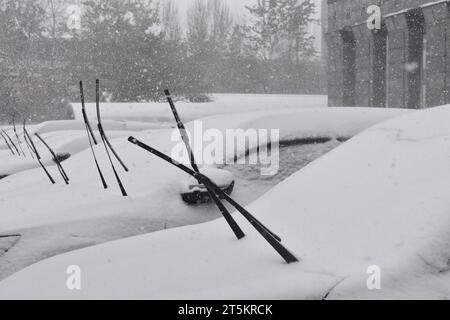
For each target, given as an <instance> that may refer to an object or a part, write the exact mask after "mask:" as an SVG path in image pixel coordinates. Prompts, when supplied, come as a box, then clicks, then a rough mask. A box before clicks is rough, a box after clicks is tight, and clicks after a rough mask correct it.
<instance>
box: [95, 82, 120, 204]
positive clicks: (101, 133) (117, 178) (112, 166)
mask: <svg viewBox="0 0 450 320" xmlns="http://www.w3.org/2000/svg"><path fill="white" fill-rule="evenodd" d="M95 88H96V89H95V91H96V99H95V100H96V108H97V121H98V123H97V126H98V131H99V132H100V137H101V138H102V142H103V146H104V147H105V151H106V155H107V156H108V159H109V162H110V164H111V168H112V170H113V172H114V175H115V177H116V181H117V184H118V185H119V189H120V191H121V192H122V196H124V197H127V196H128V193H127V191H126V190H125V187H124V185H123V183H122V180H121V179H120V177H119V174H118V173H117V170H116V166H115V165H114V162H113V160H112V157H111V154H110V152H109V149H108V146H109V145H110V144H108V143H107V141H108V138H107V137H106V134H105V132H104V131H103V127H102V122H101V119H100V81H99V80H98V79H97V81H96V85H95ZM111 148H112V147H111ZM111 151H112V152H113V153H114V149H111ZM114 154H115V155H116V158H117V159H119V161H121V160H120V158H119V157H118V155H117V154H116V153H114ZM122 165H123V166H124V168H126V166H125V165H124V164H123V163H122ZM126 170H128V168H126Z"/></svg>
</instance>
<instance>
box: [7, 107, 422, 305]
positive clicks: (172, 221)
mask: <svg viewBox="0 0 450 320" xmlns="http://www.w3.org/2000/svg"><path fill="white" fill-rule="evenodd" d="M269 109H271V110H264V111H261V110H259V111H254V110H253V111H252V112H246V113H239V114H236V113H229V114H223V115H218V116H212V117H207V118H205V119H203V120H202V123H203V126H204V128H218V129H221V130H224V129H227V128H228V129H229V128H243V129H246V128H256V129H258V128H265V129H270V128H280V129H281V139H282V140H290V139H301V138H310V137H328V138H332V139H333V138H343V139H348V138H350V137H352V136H354V135H355V134H358V133H359V132H361V131H363V130H364V129H366V128H368V127H370V126H372V125H374V124H376V123H379V122H381V121H383V120H386V119H389V118H392V117H397V116H401V115H403V114H405V113H408V111H404V110H386V109H368V108H366V109H364V108H360V109H358V108H334V109H328V108H323V109H322V108H312V109H311V108H306V109H296V110H295V109H291V110H278V109H277V110H273V109H272V108H269ZM289 109H290V108H289ZM414 119H415V120H414V121H418V120H417V119H419V120H420V117H416V118H414ZM400 124H401V123H400ZM191 125H192V124H190V126H189V127H190V128H191ZM391 131H393V129H389V127H388V129H383V127H381V129H380V128H378V129H371V130H370V131H369V132H368V133H365V134H363V135H362V136H359V137H357V138H355V139H354V140H352V141H350V142H348V143H346V144H345V145H344V146H342V147H340V148H338V149H337V150H336V151H333V152H331V153H330V154H329V155H328V156H326V157H324V158H322V159H320V160H318V161H316V162H314V163H313V164H312V165H310V166H308V167H306V168H305V169H304V170H302V171H300V172H299V173H298V174H296V175H295V176H294V177H291V178H288V179H287V180H286V181H285V182H284V183H282V184H281V185H280V186H278V187H277V188H276V189H274V190H271V191H269V192H268V193H267V194H266V195H265V196H264V197H263V198H261V199H260V200H258V201H256V202H255V203H253V204H252V205H251V206H250V207H249V208H250V210H251V211H252V212H253V213H254V214H255V215H257V216H258V217H259V218H261V219H262V220H263V221H264V222H265V223H267V225H269V226H270V227H271V228H273V229H274V231H276V232H277V233H279V234H280V235H281V236H282V237H283V239H284V243H285V244H286V245H287V246H288V247H289V248H290V249H291V250H292V251H293V252H295V253H296V254H297V255H298V256H299V258H301V259H302V262H301V263H299V264H295V265H292V266H285V265H284V264H283V263H282V261H281V260H280V258H279V257H278V256H277V255H276V254H275V253H274V252H273V251H272V250H271V249H270V248H268V246H267V245H266V243H265V242H264V240H263V239H262V238H260V237H259V236H257V235H256V234H255V233H254V231H253V230H252V229H251V228H250V227H245V228H244V229H245V231H246V232H247V234H248V237H247V238H246V239H245V240H243V241H237V240H234V239H233V237H232V234H231V232H230V231H229V230H228V229H227V228H228V227H227V226H226V224H225V223H224V221H223V220H222V219H220V220H217V221H214V222H211V223H208V224H203V225H199V226H189V227H185V228H182V229H171V230H165V231H163V232H158V233H153V234H149V235H146V236H141V237H136V238H131V239H127V240H121V241H118V242H113V243H110V244H106V245H103V246H98V247H93V248H89V249H85V250H82V251H76V252H74V253H69V254H67V255H63V256H59V257H56V258H52V259H50V260H47V261H44V262H42V263H39V264H36V265H34V266H31V267H29V268H27V269H25V270H24V271H22V272H19V273H17V274H15V275H13V276H11V277H10V278H7V279H6V280H4V281H3V282H1V283H0V298H24V297H32V298H48V297H56V298H82V297H83V298H93V297H96V298H117V297H124V298H201V297H204V298H220V297H222V298H246V297H247V298H283V297H284V298H321V297H323V296H324V295H325V294H327V293H328V291H329V290H330V288H332V287H333V286H334V285H336V284H337V283H339V282H340V281H341V280H342V279H344V278H345V277H347V276H349V275H352V274H353V273H352V272H359V271H361V270H360V267H361V265H362V263H361V261H360V259H361V257H359V255H358V254H351V253H349V252H353V250H355V246H357V245H356V242H354V243H353V244H352V245H349V247H348V248H347V247H345V246H343V247H340V248H339V249H337V245H338V244H343V245H347V244H348V243H347V242H350V240H349V235H350V234H351V232H352V230H351V228H349V226H350V225H352V224H354V223H355V222H356V223H359V224H360V227H361V228H362V230H363V229H364V228H367V226H368V225H369V226H370V221H368V219H366V218H365V217H366V216H367V217H372V215H371V214H369V213H373V212H374V211H375V209H376V208H378V207H380V206H381V204H379V203H378V202H376V205H375V204H373V203H371V202H370V201H369V200H371V198H370V197H369V196H368V195H366V197H360V194H363V191H364V190H366V191H367V189H368V188H369V189H370V191H372V189H371V188H370V187H372V188H373V189H374V190H376V191H378V192H382V189H383V188H382V185H383V183H385V182H386V181H384V180H383V179H384V178H385V177H384V176H383V175H382V174H383V173H384V172H383V171H382V170H381V169H380V171H379V172H377V174H376V175H374V176H372V175H370V178H371V179H372V180H373V181H374V182H373V186H372V185H370V184H369V182H370V180H368V179H367V178H365V177H364V174H365V175H367V174H368V173H373V172H372V171H371V170H367V171H368V172H365V173H364V170H363V168H366V169H367V168H371V166H370V165H373V166H374V167H375V168H377V165H378V162H377V160H379V159H380V158H383V157H384V156H386V157H389V156H390V154H389V151H391V149H389V143H390V142H391V143H392V141H389V139H387V137H384V139H385V140H386V141H384V140H383V137H380V138H379V139H380V141H378V144H375V145H374V146H373V147H374V149H377V148H378V149H377V150H378V151H379V154H378V157H375V158H373V159H372V160H371V162H369V163H368V162H367V161H368V156H369V153H368V152H367V150H366V149H369V150H371V149H370V147H371V143H368V144H367V143H366V140H367V139H369V140H370V139H371V138H370V137H372V136H377V135H376V134H375V133H379V132H381V133H383V132H386V133H389V132H391ZM171 134H172V130H167V129H166V130H149V131H143V132H141V133H138V134H137V135H136V137H137V138H139V139H141V140H143V141H144V142H146V143H149V144H151V145H152V146H155V147H157V148H158V149H160V150H162V151H164V152H168V153H170V151H171V149H172V147H173V146H174V142H170V136H171ZM378 135H379V134H378ZM374 139H375V138H374ZM376 141H377V139H375V142H376ZM382 142H386V143H387V144H388V146H387V149H386V150H385V151H386V152H383V150H379V149H380V148H382V145H383V143H382ZM113 144H114V146H115V147H116V148H117V150H118V151H119V153H120V155H121V156H122V157H123V158H124V161H125V162H126V163H127V164H128V165H129V167H130V169H131V172H130V173H129V174H125V173H121V176H122V178H123V180H124V184H125V186H126V188H127V190H128V192H129V194H130V197H129V198H122V197H121V196H120V192H119V190H118V189H117V187H116V186H115V184H114V177H113V175H112V173H111V172H110V170H109V167H107V159H106V155H105V154H104V153H103V152H102V149H101V148H100V146H99V147H98V148H97V149H96V151H97V153H98V156H99V160H100V163H101V164H102V167H104V168H105V171H106V177H107V180H108V182H109V183H110V186H111V188H110V189H109V190H106V191H104V190H102V188H101V186H100V181H99V179H98V174H97V172H96V170H95V167H94V166H93V163H92V155H91V154H90V152H89V151H88V150H85V151H81V152H79V153H78V154H76V155H74V156H73V157H72V158H70V159H69V160H68V161H66V162H65V163H64V165H65V168H66V171H68V174H69V175H70V176H71V178H72V180H71V185H70V186H65V185H63V184H62V183H60V184H58V185H56V186H52V185H50V184H49V183H48V181H47V180H46V177H45V175H43V172H42V171H41V170H40V169H34V170H30V171H26V172H22V173H19V174H15V175H13V176H10V177H8V178H5V179H3V180H2V181H0V203H1V206H2V214H1V216H0V230H1V231H3V232H11V231H14V230H32V231H31V233H32V232H33V230H37V229H38V228H43V229H47V230H49V229H52V228H57V227H58V226H63V227H62V229H64V230H65V233H64V234H65V235H66V236H68V237H72V239H73V238H77V237H78V236H79V235H78V234H77V232H76V231H75V230H77V228H76V227H75V228H72V227H73V226H77V227H78V229H79V230H81V229H83V230H86V229H87V230H90V231H91V233H92V234H94V233H95V231H94V230H99V232H100V233H101V232H102V228H103V229H104V228H105V223H107V221H110V220H111V219H113V220H114V219H116V220H115V221H116V222H117V221H121V223H122V224H123V225H126V223H127V221H128V220H130V221H133V220H134V221H142V220H145V219H146V218H147V219H150V220H151V221H153V222H154V223H155V225H153V226H152V227H151V228H145V227H144V229H143V230H141V233H144V232H146V231H154V230H160V229H166V228H171V227H173V226H176V225H183V224H192V223H195V221H197V222H199V220H200V219H199V220H195V219H192V217H194V216H208V215H210V214H211V213H213V217H217V212H216V209H215V208H214V207H213V206H205V207H201V208H197V207H188V206H186V205H185V204H184V203H182V201H181V200H180V197H179V194H178V193H177V192H174V190H178V189H179V181H181V179H183V178H184V174H182V173H179V172H178V171H176V170H175V169H174V168H172V167H170V166H169V165H168V164H165V163H163V162H161V161H160V160H159V159H156V158H154V157H152V156H151V155H149V154H147V153H146V152H144V151H142V150H139V149H138V148H136V147H135V146H133V145H131V144H129V143H128V142H126V139H124V138H123V137H118V138H117V139H114V140H113ZM240 148H241V150H240V152H241V153H243V152H244V151H245V146H241V147H240ZM243 148H244V149H243ZM361 149H362V150H361ZM227 151H228V150H227ZM231 155H232V154H231V153H229V152H228V153H226V156H231ZM370 155H373V152H372V153H370ZM381 156H383V157H381ZM352 165H353V166H355V170H352V169H351V166H352ZM382 169H384V168H382ZM358 170H359V171H358ZM375 171H376V169H375ZM51 172H52V174H54V176H55V177H56V176H57V172H56V170H55V168H52V170H51ZM411 176H413V175H411ZM398 178H399V180H401V179H400V177H398ZM351 179H354V180H356V181H358V183H356V184H355V185H353V184H352V182H353V180H351ZM377 179H378V180H381V181H380V182H377V181H378V180H377ZM346 182H347V183H346ZM377 186H381V187H380V189H381V190H379V189H378V188H377ZM251 191H252V190H250V191H248V192H251ZM389 191H390V190H388V192H389ZM236 195H237V199H238V200H239V201H241V200H242V199H240V198H239V192H237V193H236ZM390 196H391V198H392V197H394V195H393V194H390ZM350 198H351V199H354V200H355V201H353V200H352V201H350V200H349V199H350ZM24 199H26V201H24ZM323 199H326V200H327V201H325V202H324V201H322V200H323ZM375 199H378V198H376V197H375ZM417 199H418V197H416V198H414V200H417ZM364 201H369V202H368V208H367V210H366V211H365V212H362V213H360V212H358V210H356V209H359V207H360V206H362V204H361V202H364ZM372 201H373V200H372ZM328 204H331V205H328ZM391 204H392V202H391ZM385 207H388V210H387V211H386V212H389V213H391V212H392V210H393V209H392V206H391V207H389V205H388V204H385ZM385 207H382V208H381V209H386V208H385ZM330 208H331V209H332V210H330ZM281 209H282V210H281ZM342 210H347V211H346V212H343V214H342V215H341V211H342ZM389 210H390V211H389ZM341 216H342V218H341ZM383 216H384V213H383ZM369 220H370V219H369ZM241 222H242V221H241ZM319 222H320V223H319ZM242 224H243V225H245V224H244V223H242ZM136 225H138V224H136ZM100 226H103V227H102V228H99V227H100ZM342 226H346V227H342ZM341 227H342V228H341ZM380 227H382V226H380ZM340 228H341V229H340ZM358 228H359V227H358ZM59 230H60V231H61V229H59ZM69 230H70V231H69ZM349 230H350V231H349ZM109 232H111V230H109ZM115 232H116V233H117V234H115V235H114V237H109V238H108V236H105V240H111V238H120V233H121V232H119V231H118V230H115ZM353 232H355V233H356V234H355V235H357V236H361V234H363V235H366V236H367V232H366V233H365V232H364V231H361V230H359V229H358V230H353ZM113 233H114V232H113ZM136 233H138V232H136ZM327 234H329V237H328V238H327ZM41 235H42V233H41ZM340 235H342V236H344V239H332V238H331V237H332V236H336V237H338V236H340ZM43 238H45V236H43ZM314 238H317V241H316V240H315V239H314ZM355 239H359V238H355ZM388 239H389V237H388V238H387V239H386V241H385V242H388ZM41 240H43V241H42V242H41V243H43V244H44V245H48V244H49V242H50V241H48V239H47V241H45V239H41ZM59 240H61V243H64V241H67V237H66V238H64V237H63V236H62V235H61V239H59ZM21 241H22V243H24V242H23V241H24V240H23V239H22V240H20V241H19V243H18V244H17V245H16V247H14V248H18V247H19V248H20V245H21ZM25 242H26V241H25ZM30 242H31V241H28V243H30ZM97 242H101V241H99V240H98V239H95V238H94V237H92V238H90V237H84V238H83V239H82V241H80V242H77V244H76V245H74V246H73V247H72V248H71V249H74V248H77V247H83V246H87V245H92V244H95V243H97ZM330 242H331V243H330ZM369 242H370V241H369ZM319 244H320V245H319ZM33 245H34V247H33V249H37V250H38V251H39V248H37V247H38V246H39V244H36V242H33ZM322 245H323V247H322ZM363 247H364V246H363ZM381 247H383V245H382V246H381ZM364 248H366V249H368V250H367V255H365V256H364V259H365V260H364V259H363V261H365V262H369V259H368V258H367V257H368V256H369V255H370V254H371V252H370V249H373V248H372V247H371V246H368V245H367V246H365V247H364ZM40 250H42V248H40ZM54 250H55V251H52V250H48V251H47V252H46V253H47V256H52V255H53V254H55V253H59V252H60V251H59V250H60V249H58V248H55V247H54ZM68 250H69V248H67V247H66V248H65V249H63V250H62V251H68ZM13 251H14V250H11V251H9V252H8V253H7V254H5V255H4V256H3V257H2V258H1V259H4V260H5V259H6V261H8V263H13V262H11V261H10V260H8V259H9V258H8V257H9V256H10V255H11V254H13V253H14V252H13ZM341 251H342V252H343V254H342V255H341V254H340V252H341ZM362 251H364V250H360V251H358V253H361V252H362ZM328 252H331V253H332V254H331V256H328ZM376 253H379V252H378V251H377V252H376ZM32 256H33V255H28V256H27V257H22V258H23V259H24V260H23V265H24V266H25V265H28V264H30V261H29V258H30V257H32ZM43 257H45V255H42V256H40V257H38V258H37V260H40V259H42V258H43ZM377 257H378V256H377V255H376V254H374V255H373V256H372V258H373V259H374V260H376V258H377ZM346 258H349V260H348V261H347V263H348V264H344V263H343V260H345V259H346ZM27 259H28V260H27ZM333 259H339V261H335V262H333ZM352 259H354V260H355V263H353V262H352ZM68 261H70V263H69V265H72V264H77V265H80V266H81V267H82V269H83V270H85V273H84V276H83V279H84V280H83V281H84V282H83V283H84V287H83V290H82V291H81V292H78V293H75V292H67V291H65V280H64V279H65V276H66V273H65V271H66V268H67V266H68V265H67V266H66V265H64V264H65V263H67V262H68ZM230 261H233V262H234V263H230ZM381 262H384V260H383V261H380V263H381ZM327 263H331V266H328V267H327ZM349 265H351V266H352V267H351V268H348V266H349ZM394 265H395V264H394ZM60 268H62V269H61V270H60ZM13 269H14V268H13ZM58 270H60V272H59V271H58ZM361 272H362V273H364V272H365V270H362V271H361ZM33 275H34V276H36V275H39V277H40V279H35V280H36V281H29V280H30V278H31V277H32V276H33ZM41 275H42V277H41ZM110 277H111V278H110ZM111 279H112V280H111ZM110 280H111V281H110ZM59 281H62V282H61V283H59ZM108 283H109V284H108ZM44 284H45V285H44ZM44 288H45V289H44ZM49 288H50V289H49ZM264 288H270V289H271V290H270V291H266V290H264ZM44 291H45V292H44Z"/></svg>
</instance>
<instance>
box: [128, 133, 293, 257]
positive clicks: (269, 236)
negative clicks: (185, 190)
mask: <svg viewBox="0 0 450 320" xmlns="http://www.w3.org/2000/svg"><path fill="white" fill-rule="evenodd" d="M128 141H130V142H131V143H133V144H135V145H137V146H139V147H141V148H142V149H144V150H147V151H148V152H150V153H152V154H153V155H155V156H157V157H159V158H161V159H163V160H165V161H167V162H169V163H171V164H172V165H174V166H176V167H177V168H178V169H180V170H182V171H184V172H186V173H187V174H189V175H191V176H193V177H194V178H196V179H197V180H199V181H200V183H202V184H204V185H205V186H208V187H209V188H211V189H213V190H214V192H216V193H217V194H219V195H221V196H222V197H223V198H224V199H225V200H226V201H227V202H228V203H230V204H231V205H232V206H233V207H235V208H236V210H237V211H238V212H240V213H241V214H242V215H243V217H244V218H245V219H246V220H247V221H248V222H249V223H250V224H251V225H252V226H253V227H254V228H255V229H256V231H258V233H260V234H261V235H262V236H263V237H264V239H266V241H267V242H268V243H269V244H270V245H271V246H272V247H273V248H274V249H275V251H277V252H278V254H280V256H281V257H282V258H283V259H284V260H285V261H286V262H287V263H294V262H298V259H297V258H296V257H295V256H294V255H293V254H292V253H291V252H290V251H289V250H288V249H286V248H285V247H284V246H283V245H282V244H281V242H280V241H279V240H278V239H277V238H276V237H274V233H272V232H270V231H269V229H268V228H267V227H265V226H264V225H263V224H262V223H261V222H260V221H258V220H257V219H256V218H255V217H254V216H253V215H252V214H251V213H250V212H248V211H247V210H246V209H245V208H243V207H242V206H240V205H239V204H238V203H237V202H235V201H234V200H233V199H232V198H231V197H230V196H228V195H227V194H226V193H225V192H224V191H222V190H221V189H220V188H219V187H218V186H217V185H216V184H215V183H214V182H212V181H211V180H210V179H209V178H208V177H206V176H205V175H203V174H201V173H198V172H195V171H194V170H192V169H190V168H188V167H186V166H185V165H183V164H182V163H179V162H178V161H175V160H174V159H172V158H171V157H169V156H167V155H165V154H164V153H162V152H160V151H158V150H156V149H155V148H152V147H150V146H148V145H146V144H144V143H142V142H140V141H139V140H137V139H136V138H134V137H130V138H128Z"/></svg>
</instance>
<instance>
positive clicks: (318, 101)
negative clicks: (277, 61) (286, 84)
mask: <svg viewBox="0 0 450 320" xmlns="http://www.w3.org/2000/svg"><path fill="white" fill-rule="evenodd" d="M211 99H212V100H213V101H212V102H207V103H191V102H183V101H181V102H177V109H178V111H179V113H180V116H181V117H182V118H183V119H184V120H185V121H187V120H194V119H199V118H203V117H206V116H210V115H215V114H230V113H241V112H243V111H261V110H280V109H299V108H318V107H326V106H327V97H326V96H319V95H279V94H273V95H270V94H212V95H211ZM101 106H102V118H103V119H109V120H129V121H143V122H164V121H165V122H172V119H173V115H172V113H171V111H170V108H168V104H167V102H160V103H158V102H150V103H131V102H130V103H126V102H124V103H102V105H101ZM72 109H73V112H74V114H75V119H79V120H81V119H82V114H81V104H79V103H72ZM86 112H87V114H88V116H89V118H92V119H94V117H95V103H87V104H86Z"/></svg>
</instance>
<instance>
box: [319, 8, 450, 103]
mask: <svg viewBox="0 0 450 320" xmlns="http://www.w3.org/2000/svg"><path fill="white" fill-rule="evenodd" d="M374 4H375V5H378V6H380V7H381V10H382V16H383V26H384V27H385V30H386V32H387V40H386V41H387V49H386V55H387V59H386V64H387V65H386V99H385V100H386V105H387V106H389V107H404V108H407V107H410V108H420V107H424V106H426V107H432V106H437V105H442V104H446V103H449V102H450V93H449V90H448V88H449V86H450V63H448V62H450V61H448V59H449V58H450V56H449V55H450V40H449V37H450V14H449V4H448V2H447V1H436V0H434V1H432V0H384V1H381V0H327V7H328V8H327V10H328V28H327V33H326V40H327V46H328V91H329V104H330V105H331V106H340V105H343V94H344V88H343V86H344V83H345V82H346V81H345V80H344V79H343V77H344V69H345V62H344V61H343V54H342V51H343V48H344V43H343V40H342V37H341V34H342V31H346V32H349V31H350V32H353V34H354V37H355V39H356V48H355V50H356V52H355V54H356V75H355V76H356V82H355V88H354V90H355V99H354V100H355V105H358V106H376V105H374V101H380V99H375V98H374V94H375V93H374V92H375V91H376V90H375V89H374V85H375V84H374V72H378V71H377V70H376V68H375V69H374V59H375V57H374V54H375V52H376V48H375V44H374V34H373V32H372V31H370V30H369V29H368V28H367V25H366V21H367V18H368V14H367V8H368V7H369V6H370V5H374ZM417 17H420V18H421V19H422V20H423V21H424V29H423V32H424V34H423V35H422V36H421V37H422V38H423V40H424V41H423V44H424V50H423V51H422V50H421V52H420V54H421V56H419V55H418V54H419V53H418V52H417V50H418V49H420V46H419V45H414V44H415V43H417V41H418V39H421V38H420V37H419V38H418V34H420V32H422V31H421V30H419V29H418V28H419V27H417V26H418V25H420V23H419V20H421V19H418V18H417ZM416 29H417V30H416ZM420 43H422V42H420ZM418 60H420V61H418ZM375 67H376V65H375ZM379 78H380V77H379V75H378V77H377V79H378V80H379ZM417 88H419V89H417ZM377 92H378V91H377ZM377 107H384V106H380V105H377Z"/></svg>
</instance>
